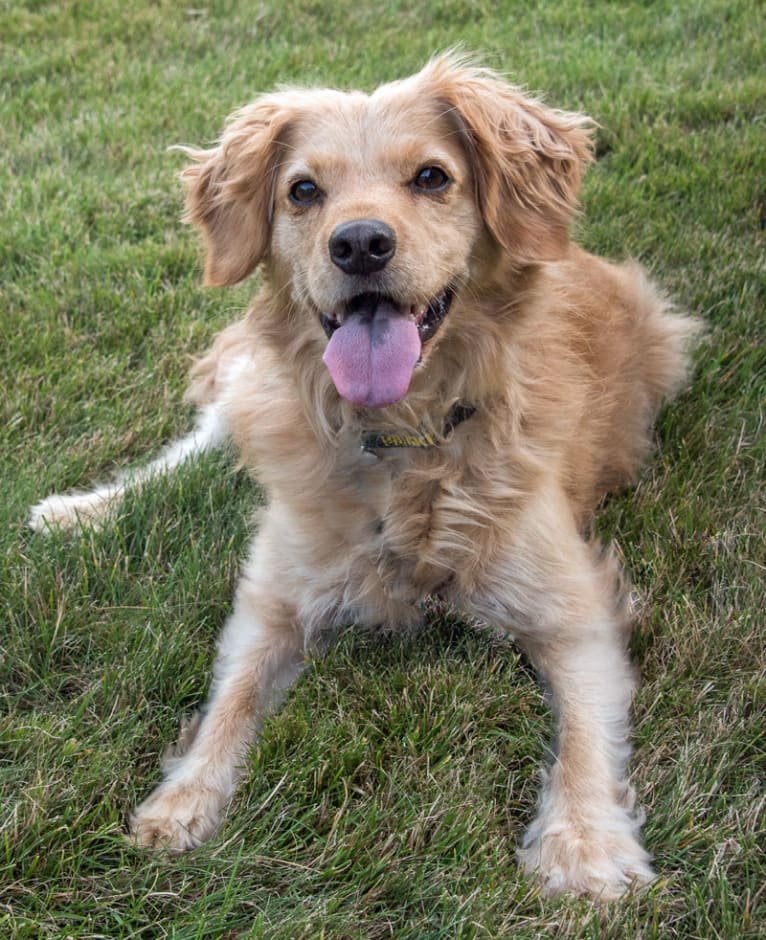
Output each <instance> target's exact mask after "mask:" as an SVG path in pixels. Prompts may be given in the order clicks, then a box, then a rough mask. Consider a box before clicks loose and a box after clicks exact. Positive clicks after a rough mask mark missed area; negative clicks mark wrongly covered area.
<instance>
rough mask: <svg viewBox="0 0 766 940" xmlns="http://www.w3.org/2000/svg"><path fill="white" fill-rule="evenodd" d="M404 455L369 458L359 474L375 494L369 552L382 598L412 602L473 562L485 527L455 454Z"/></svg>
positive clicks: (465, 470)
mask: <svg viewBox="0 0 766 940" xmlns="http://www.w3.org/2000/svg"><path fill="white" fill-rule="evenodd" d="M407 451H409V449H406V451H405V449H403V452H399V453H396V454H393V455H389V454H384V455H383V456H381V457H379V458H378V459H377V460H375V458H372V460H373V461H374V463H372V464H369V463H368V464H367V465H366V467H365V469H364V470H363V473H366V475H367V477H368V479H369V481H370V483H371V484H372V485H370V487H369V488H370V490H371V491H374V492H375V499H374V500H373V503H374V505H375V510H374V515H373V519H372V529H373V537H372V538H371V539H370V540H369V543H368V546H367V552H366V554H367V555H368V558H369V561H370V564H372V565H374V567H375V569H376V571H377V574H378V576H379V578H380V581H381V583H382V586H383V589H384V590H385V591H386V593H388V594H389V595H392V596H396V597H399V598H401V599H406V600H410V601H414V600H416V599H418V598H420V597H422V596H424V595H426V594H429V593H433V592H435V591H438V590H440V589H442V588H444V587H445V586H446V585H447V584H448V583H450V582H451V581H452V580H453V579H454V577H455V574H456V572H458V571H464V570H466V567H467V566H468V567H473V566H474V565H475V564H476V562H477V559H478V557H479V556H480V554H481V552H482V545H483V539H482V537H481V530H482V529H483V530H486V527H487V526H486V517H484V519H483V521H482V520H480V519H479V516H480V515H481V516H484V513H483V512H480V510H479V507H478V503H479V501H480V493H478V492H477V487H476V484H475V481H474V480H473V479H472V478H471V473H470V471H469V469H468V468H466V466H465V464H464V462H463V461H462V460H461V459H460V457H461V455H460V454H459V453H455V452H454V449H447V448H445V449H438V450H437V449H434V451H433V452H430V451H427V452H425V453H418V452H415V453H412V452H411V451H409V452H407ZM381 479H383V480H384V481H385V483H384V485H383V486H381V485H380V482H381Z"/></svg>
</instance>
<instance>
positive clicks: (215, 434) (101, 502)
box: [29, 402, 228, 533]
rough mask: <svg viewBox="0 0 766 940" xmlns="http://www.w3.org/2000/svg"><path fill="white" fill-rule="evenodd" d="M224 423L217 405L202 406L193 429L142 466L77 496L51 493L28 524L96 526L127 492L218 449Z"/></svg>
mask: <svg viewBox="0 0 766 940" xmlns="http://www.w3.org/2000/svg"><path fill="white" fill-rule="evenodd" d="M227 436H228V435H227V429H226V422H225V420H224V417H223V414H222V410H221V406H220V404H218V403H217V402H211V403H210V404H207V405H203V406H202V407H201V408H200V410H199V411H198V413H197V419H196V422H195V424H194V428H193V429H192V430H191V431H190V432H189V433H188V434H187V435H185V436H184V437H182V438H179V439H178V440H176V441H173V442H171V443H170V444H168V445H167V447H165V449H164V450H163V451H162V452H161V453H160V455H159V456H158V457H157V458H155V459H154V460H152V461H151V462H150V463H148V464H146V465H145V466H143V467H138V468H136V469H134V470H129V471H127V472H126V473H123V474H121V475H120V476H119V477H118V478H117V479H116V480H114V481H113V482H112V483H105V484H102V485H100V486H96V487H94V489H92V490H85V491H82V492H76V493H54V494H52V495H51V496H48V497H47V498H46V499H44V500H42V502H39V503H37V505H36V506H33V507H32V509H31V511H30V515H29V524H30V526H31V527H32V528H33V529H35V531H37V532H43V533H45V532H48V531H50V530H51V529H55V528H58V529H75V528H78V527H79V526H82V525H83V524H89V525H97V524H98V523H100V522H101V521H102V520H103V519H104V518H106V517H107V516H108V515H109V514H110V513H111V512H113V511H114V509H115V508H116V506H117V505H118V504H119V502H120V500H121V499H122V497H123V495H124V493H125V491H126V490H128V489H137V488H140V487H141V486H143V485H144V484H145V483H147V482H149V481H150V480H153V479H155V478H156V477H158V476H162V475H163V474H167V473H171V472H172V471H173V470H175V469H176V467H179V466H180V465H181V464H182V463H184V462H185V461H187V460H190V459H192V458H194V457H196V456H198V455H199V454H202V453H205V452H206V451H210V450H215V449H216V448H218V447H221V446H222V445H223V444H224V442H225V441H226V438H227Z"/></svg>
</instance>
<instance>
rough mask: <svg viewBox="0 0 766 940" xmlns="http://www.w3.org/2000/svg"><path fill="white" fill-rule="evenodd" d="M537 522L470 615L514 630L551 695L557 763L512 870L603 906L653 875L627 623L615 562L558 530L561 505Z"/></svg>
mask: <svg viewBox="0 0 766 940" xmlns="http://www.w3.org/2000/svg"><path fill="white" fill-rule="evenodd" d="M547 508H550V507H547ZM534 516H535V518H534V520H533V521H531V522H529V523H528V524H527V525H521V526H520V527H519V529H518V530H517V535H518V538H517V539H516V544H515V545H513V546H511V547H510V548H509V549H508V550H507V552H506V553H505V555H504V557H503V558H502V560H498V562H497V563H496V564H495V565H494V567H493V570H492V571H491V573H490V572H488V574H489V576H488V578H487V580H486V582H485V584H484V585H483V587H482V589H481V590H482V593H483V598H482V599H479V598H478V597H476V596H474V599H473V600H474V603H472V604H471V605H470V606H471V608H472V610H473V611H474V612H475V613H478V614H479V615H480V616H482V617H483V618H484V619H488V620H491V621H494V622H495V623H496V624H499V625H501V626H508V625H510V624H513V632H514V635H515V637H516V639H517V641H518V642H519V645H520V646H521V647H522V649H524V651H525V652H526V653H527V654H528V656H529V657H530V659H531V660H532V663H533V664H534V666H535V668H536V669H537V671H538V673H539V674H540V675H541V677H542V678H543V680H544V682H545V683H546V685H547V686H548V688H549V690H550V693H551V697H552V705H553V711H554V715H555V721H556V747H555V751H554V758H553V763H552V766H551V767H550V769H549V770H548V772H547V773H546V774H545V780H544V785H543V790H542V794H541V799H540V804H539V808H538V812H537V816H536V818H535V819H534V821H533V822H532V824H531V825H530V827H529V829H528V830H527V832H526V835H525V837H524V839H523V842H522V847H521V848H520V850H519V858H520V861H521V863H522V864H523V866H524V868H525V869H526V870H527V871H528V872H530V873H534V874H535V875H536V876H538V877H539V878H540V880H541V881H542V884H543V888H544V890H545V891H546V893H548V894H559V893H562V892H566V891H571V892H573V893H576V894H585V895H589V896H591V897H594V898H597V899H601V900H607V899H611V898H616V897H618V896H619V895H621V894H623V893H624V892H625V891H626V890H627V889H628V888H629V887H630V886H631V884H641V883H645V882H647V881H649V880H651V878H652V877H653V873H652V870H651V867H650V865H649V856H648V854H647V853H646V851H645V850H644V848H643V847H642V845H641V842H640V834H639V830H640V827H641V823H642V822H643V816H642V814H641V813H640V811H638V810H637V809H636V808H635V806H634V801H633V792H632V790H631V788H630V786H629V784H628V782H627V776H626V763H627V758H628V756H629V751H630V748H629V743H628V735H629V731H630V724H629V708H630V701H631V695H632V691H633V688H634V680H633V673H632V669H631V665H630V662H629V660H628V654H627V649H626V646H627V643H626V640H627V629H626V618H625V614H624V612H623V611H622V609H621V606H622V605H621V604H620V602H619V599H618V591H617V584H616V574H617V571H616V567H615V565H614V563H613V561H612V560H611V559H610V558H609V557H607V556H603V555H602V556H600V557H599V556H598V555H597V553H596V552H595V550H594V549H593V547H592V546H589V545H587V544H586V543H585V542H584V541H583V540H582V539H581V538H580V537H579V535H578V533H577V532H576V529H575V526H574V523H573V522H571V521H569V522H567V523H565V520H566V514H565V511H564V504H563V502H562V504H559V506H558V508H557V511H556V512H554V513H552V514H550V515H549V516H548V518H546V507H544V506H540V507H537V510H536V511H535V513H534ZM527 521H528V520H524V522H525V523H526V522H527ZM518 533H520V535H519V534H518ZM503 621H505V623H503Z"/></svg>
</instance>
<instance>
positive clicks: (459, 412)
mask: <svg viewBox="0 0 766 940" xmlns="http://www.w3.org/2000/svg"><path fill="white" fill-rule="evenodd" d="M475 412H476V407H475V406H474V405H470V404H468V403H467V402H461V401H458V402H455V404H454V405H453V406H452V408H451V409H450V412H449V414H448V415H447V417H446V418H445V419H444V430H443V431H442V435H441V437H437V436H436V435H435V434H434V433H433V432H431V431H426V430H423V429H421V430H419V431H416V432H414V433H413V432H412V431H363V432H362V436H361V444H362V450H365V451H374V450H386V449H388V448H392V447H421V448H422V447H437V446H438V445H439V444H441V443H442V442H443V441H444V440H445V439H446V438H447V437H448V436H449V435H450V434H451V433H452V431H454V429H455V428H456V427H457V426H458V425H459V424H462V422H463V421H466V420H468V418H470V417H471V416H472V415H473V414H475Z"/></svg>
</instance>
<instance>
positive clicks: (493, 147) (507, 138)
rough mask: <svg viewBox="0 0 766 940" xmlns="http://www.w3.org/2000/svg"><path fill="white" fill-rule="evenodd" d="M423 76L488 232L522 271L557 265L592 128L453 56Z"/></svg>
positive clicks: (589, 157)
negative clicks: (471, 176)
mask: <svg viewBox="0 0 766 940" xmlns="http://www.w3.org/2000/svg"><path fill="white" fill-rule="evenodd" d="M423 74H424V77H426V79H427V80H430V81H432V82H435V83H436V89H435V93H436V94H437V96H438V97H439V99H440V100H441V101H442V102H443V104H444V105H445V107H446V108H447V109H449V112H450V113H451V115H452V116H453V119H454V120H455V121H456V123H457V127H458V131H459V133H460V134H461V136H462V137H463V140H464V142H465V145H466V149H467V152H468V155H469V158H470V160H471V163H472V166H473V170H474V173H475V180H476V192H477V199H478V203H479V207H480V209H481V211H482V213H483V215H484V221H485V223H486V225H487V228H488V229H489V230H490V231H491V232H492V234H493V235H494V237H495V238H496V239H497V241H498V242H499V243H500V244H501V245H502V247H503V248H504V249H505V250H506V251H507V252H509V253H510V254H511V255H512V256H513V258H514V259H516V260H518V262H519V263H526V262H533V261H542V260H552V259H554V258H557V257H560V256H561V253H562V251H563V250H564V248H565V247H566V244H567V242H568V237H569V236H568V227H569V222H570V220H571V218H572V215H573V213H574V211H575V209H576V208H577V194H578V192H579V189H580V183H581V182H582V177H583V174H584V172H585V167H586V166H587V164H588V163H589V162H590V161H591V160H592V154H591V131H592V127H593V122H592V121H590V119H589V118H586V117H584V116H583V115H581V114H575V113H569V112H566V111H558V110H553V109H551V108H548V107H546V106H545V105H543V104H541V103H540V102H539V101H536V100H535V99H534V98H530V97H529V96H527V95H525V94H523V93H522V92H521V91H520V90H519V89H518V88H515V87H514V86H512V85H509V84H508V83H507V82H505V81H503V80H502V79H501V78H500V77H499V76H498V75H497V74H496V73H494V72H492V71H491V70H489V69H482V68H477V67H474V66H471V65H470V64H466V62H465V60H461V59H460V58H459V57H457V56H455V55H453V54H447V55H444V56H440V57H438V58H436V59H434V60H432V62H431V63H429V65H427V66H426V69H425V70H424V73H423Z"/></svg>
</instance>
